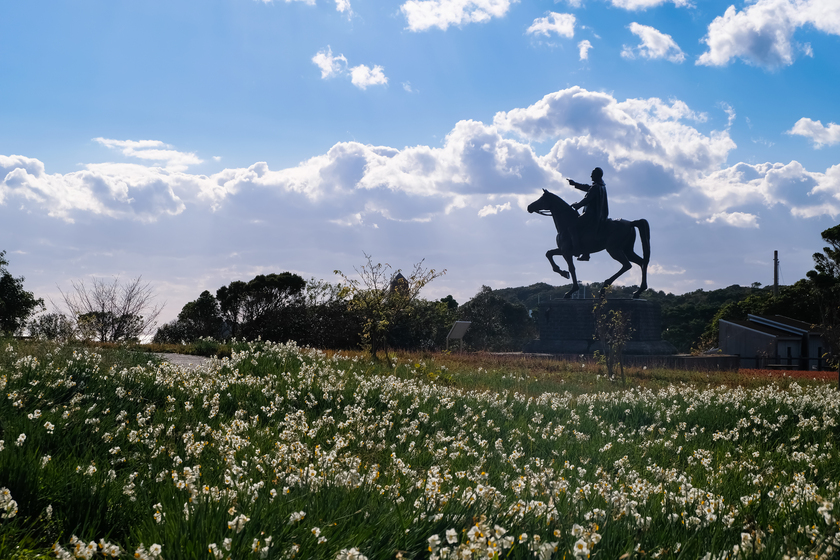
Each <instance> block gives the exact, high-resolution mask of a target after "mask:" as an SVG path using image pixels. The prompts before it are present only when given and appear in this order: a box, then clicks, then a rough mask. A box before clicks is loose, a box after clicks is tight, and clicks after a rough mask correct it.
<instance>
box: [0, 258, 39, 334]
mask: <svg viewBox="0 0 840 560" xmlns="http://www.w3.org/2000/svg"><path fill="white" fill-rule="evenodd" d="M5 255H6V251H0V334H2V333H3V332H6V333H8V334H14V333H16V332H18V331H20V330H21V328H22V327H23V326H24V325H25V324H26V321H27V319H29V317H30V316H31V315H32V314H33V313H35V311H36V310H38V309H39V308H43V307H44V300H43V299H40V298H36V297H35V296H34V295H33V293H32V292H27V291H26V290H24V289H23V280H24V278H23V277H22V276H21V277H20V278H15V277H14V276H12V275H11V273H10V272H9V271H8V270H7V269H6V267H7V266H8V265H9V261H7V260H6V258H5Z"/></svg>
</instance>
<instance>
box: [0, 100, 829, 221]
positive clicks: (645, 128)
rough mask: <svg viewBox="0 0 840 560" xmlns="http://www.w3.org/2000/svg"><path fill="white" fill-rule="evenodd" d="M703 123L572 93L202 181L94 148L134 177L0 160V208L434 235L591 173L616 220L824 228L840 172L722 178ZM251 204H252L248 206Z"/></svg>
mask: <svg viewBox="0 0 840 560" xmlns="http://www.w3.org/2000/svg"><path fill="white" fill-rule="evenodd" d="M706 119H707V117H706V115H705V113H703V112H699V111H696V110H694V109H692V108H690V107H689V106H688V105H687V104H686V103H684V102H683V101H680V100H669V101H663V100H661V99H658V98H648V99H625V100H618V99H616V98H615V97H613V96H612V95H610V94H607V93H603V92H592V91H588V90H585V89H583V88H580V87H573V88H568V89H564V90H560V91H557V92H554V93H551V94H549V95H546V96H544V97H543V98H542V99H540V100H537V101H536V102H535V103H534V104H532V105H530V106H528V107H523V108H516V109H512V110H510V111H507V112H500V113H497V114H496V115H495V117H494V119H493V122H492V123H483V122H479V121H472V120H465V121H460V122H458V123H456V124H455V125H454V127H453V128H452V130H451V131H450V132H449V133H448V134H447V135H446V137H445V140H444V142H443V144H442V145H441V146H437V147H432V146H426V145H417V146H410V147H405V148H402V149H396V148H392V147H388V146H375V145H369V144H362V143H358V142H339V143H336V144H335V145H334V146H333V147H332V148H330V149H329V150H328V151H327V152H325V153H323V154H318V155H315V156H313V157H311V158H309V159H307V160H305V161H303V162H301V163H299V164H298V165H295V166H291V167H287V168H284V169H271V168H269V166H268V165H267V164H266V163H263V162H258V163H254V164H253V165H251V166H249V167H244V168H233V169H224V170H222V171H220V172H218V173H214V174H212V175H209V176H206V175H199V174H193V173H188V172H186V171H183V170H179V169H173V168H171V167H167V166H156V165H152V163H153V162H154V161H156V159H158V158H162V156H161V155H160V154H159V155H158V156H155V157H152V156H151V155H150V154H149V153H147V152H148V151H149V150H159V151H162V152H164V153H165V154H168V155H167V157H168V158H169V159H168V160H167V161H180V160H179V158H183V155H179V154H183V152H179V151H177V150H175V149H173V148H171V147H167V146H166V145H165V144H163V143H162V142H158V141H131V140H106V139H102V140H101V143H102V144H103V145H107V146H109V147H112V148H113V149H115V150H120V151H121V152H122V153H125V154H128V155H129V156H130V157H139V158H140V159H143V160H144V163H143V164H138V163H98V164H88V165H86V166H85V167H84V169H82V170H79V171H74V172H72V173H66V174H49V173H48V172H47V171H46V167H45V165H44V163H43V162H41V161H39V160H37V159H34V158H30V157H25V156H0V179H2V180H1V181H0V204H4V205H5V204H9V202H10V201H15V203H16V204H20V205H21V206H22V207H23V208H24V209H26V210H27V211H35V210H39V209H40V210H43V211H45V212H46V213H48V214H49V215H51V216H55V217H58V218H62V219H64V220H73V219H77V218H78V217H79V216H85V215H99V216H104V217H110V218H114V219H127V220H133V221H140V222H144V221H145V222H149V221H155V220H160V219H162V218H165V217H167V216H178V215H180V214H182V213H184V211H185V210H186V209H188V208H191V207H195V208H204V209H206V210H207V211H212V212H223V211H225V210H226V209H229V208H239V207H242V208H243V212H246V213H247V215H248V216H249V219H252V218H254V216H253V215H251V214H252V213H253V211H254V209H258V210H260V211H262V210H263V209H267V208H270V207H271V204H270V203H267V202H265V201H266V200H272V199H280V198H282V199H283V201H284V202H283V204H282V207H283V208H286V207H293V208H296V209H297V210H296V211H297V212H300V211H301V209H306V208H313V209H314V208H317V210H318V213H319V216H322V218H323V219H324V220H327V221H330V222H331V223H333V224H340V225H342V226H343V227H348V228H354V227H371V224H379V225H380V226H382V225H383V224H385V223H390V222H406V223H423V222H429V221H435V220H440V219H443V217H444V216H447V215H448V214H451V213H453V212H460V211H462V210H464V209H471V211H470V213H471V214H472V215H473V216H476V217H477V218H484V217H488V216H491V215H500V214H503V213H505V214H506V213H507V212H506V211H507V210H512V209H513V208H514V207H519V208H520V209H523V210H524V208H525V206H526V205H527V203H528V201H529V200H532V199H533V197H534V195H535V193H537V192H538V191H539V189H540V188H546V189H549V190H552V191H554V192H557V193H558V194H560V195H561V196H564V197H568V198H569V199H577V198H579V196H580V193H579V192H577V191H575V190H574V189H572V188H571V187H569V186H568V184H567V183H566V181H565V179H564V178H565V177H576V178H578V179H582V178H585V177H587V176H588V175H589V172H590V171H591V169H592V168H593V167H594V166H596V165H598V166H600V167H602V168H603V169H604V171H605V178H606V180H607V185H608V189H609V192H610V194H611V196H612V197H615V196H618V200H621V201H622V204H623V205H624V207H627V205H628V204H636V205H638V207H639V208H642V209H644V208H648V207H649V206H650V204H653V203H655V204H657V205H659V206H660V211H662V212H667V215H671V214H674V213H676V214H678V215H685V216H689V217H691V218H692V220H693V221H694V222H695V223H697V224H705V227H708V226H709V225H711V224H715V225H718V226H721V225H722V226H727V227H736V228H748V229H751V228H756V227H759V226H760V225H761V224H762V220H761V216H762V213H763V212H764V211H765V210H766V209H776V210H782V211H787V212H788V215H790V216H795V217H812V216H819V215H831V216H834V215H836V214H837V212H838V207H840V166H836V167H833V168H831V169H829V170H827V171H826V172H825V173H819V172H814V171H809V170H807V169H805V168H804V166H802V165H801V164H800V163H798V162H796V161H792V162H788V163H764V164H747V163H737V164H735V165H727V158H728V156H729V154H730V152H731V151H732V150H733V149H734V148H735V144H734V142H733V141H732V139H731V138H730V137H729V133H728V132H727V130H723V131H712V132H709V133H703V132H701V131H700V130H698V128H697V127H696V124H697V123H702V122H704V121H706ZM97 141H99V140H97ZM546 141H550V142H553V143H554V144H553V146H552V147H551V148H550V149H549V150H548V152H547V153H545V154H544V155H538V154H537V153H536V152H535V151H534V149H533V148H532V146H531V143H533V142H546ZM136 154H144V155H143V156H137V155H136ZM191 156H192V157H194V158H195V159H198V158H197V157H196V156H194V155H192V154H191ZM254 200H259V201H260V202H259V203H254V202H250V203H249V202H248V201H254ZM612 200H616V199H615V198H612ZM501 201H503V202H501ZM634 201H635V202H634ZM654 201H655V202H654ZM245 209H247V210H245ZM776 210H774V211H776ZM266 211H267V210H266ZM269 216H270V214H269V215H267V216H266V218H268V217H269ZM500 219H502V217H501V216H500Z"/></svg>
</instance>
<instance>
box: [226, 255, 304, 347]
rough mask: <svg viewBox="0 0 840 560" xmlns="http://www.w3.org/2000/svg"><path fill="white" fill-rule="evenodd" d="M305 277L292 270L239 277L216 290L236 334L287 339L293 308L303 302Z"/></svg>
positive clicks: (233, 332)
mask: <svg viewBox="0 0 840 560" xmlns="http://www.w3.org/2000/svg"><path fill="white" fill-rule="evenodd" d="M305 286H306V281H305V280H304V279H303V278H301V277H300V276H298V275H297V274H293V273H291V272H283V273H280V274H267V275H266V274H260V275H258V276H255V277H254V278H253V280H251V281H249V282H247V283H246V282H242V281H241V280H236V281H234V282H231V283H230V284H229V285H227V286H222V287H221V288H219V289H218V290H217V291H216V299H217V300H219V307H220V310H221V314H222V318H223V319H224V320H225V322H226V323H227V325H228V327H230V329H231V331H232V334H233V336H241V337H244V338H257V336H262V337H263V338H266V339H269V340H288V339H289V338H291V334H292V333H293V331H292V329H291V322H290V320H291V316H292V315H293V310H295V309H299V308H300V307H301V306H302V305H303V289H304V287H305Z"/></svg>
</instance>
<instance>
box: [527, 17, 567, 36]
mask: <svg viewBox="0 0 840 560" xmlns="http://www.w3.org/2000/svg"><path fill="white" fill-rule="evenodd" d="M526 33H528V34H530V35H545V36H546V37H551V34H552V33H555V34H557V35H560V36H561V37H566V38H568V39H571V38H572V37H574V36H575V16H574V15H572V14H558V13H557V12H549V13H548V15H547V16H545V17H541V18H537V19H535V20H534V23H532V24H531V27H529V28H528V30H527V31H526Z"/></svg>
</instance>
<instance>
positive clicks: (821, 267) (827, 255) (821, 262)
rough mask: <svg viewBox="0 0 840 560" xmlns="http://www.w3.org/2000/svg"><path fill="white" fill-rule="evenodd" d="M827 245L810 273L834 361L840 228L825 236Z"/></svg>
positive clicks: (838, 331)
mask: <svg viewBox="0 0 840 560" xmlns="http://www.w3.org/2000/svg"><path fill="white" fill-rule="evenodd" d="M822 239H823V241H825V242H826V243H828V245H829V246H828V247H824V248H823V252H822V253H814V270H811V271H809V272H808V279H809V280H810V281H811V282H812V283H813V286H814V293H815V295H816V298H815V299H816V300H817V304H818V306H819V312H820V321H819V322H820V324H821V326H822V329H823V337H824V338H825V339H826V340H827V341H828V343H829V346H830V348H831V353H832V354H833V356H834V361H835V362H837V361H838V359H840V358H838V357H840V224H838V225H836V226H834V227H831V228H828V229H827V230H825V231H823V232H822Z"/></svg>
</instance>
